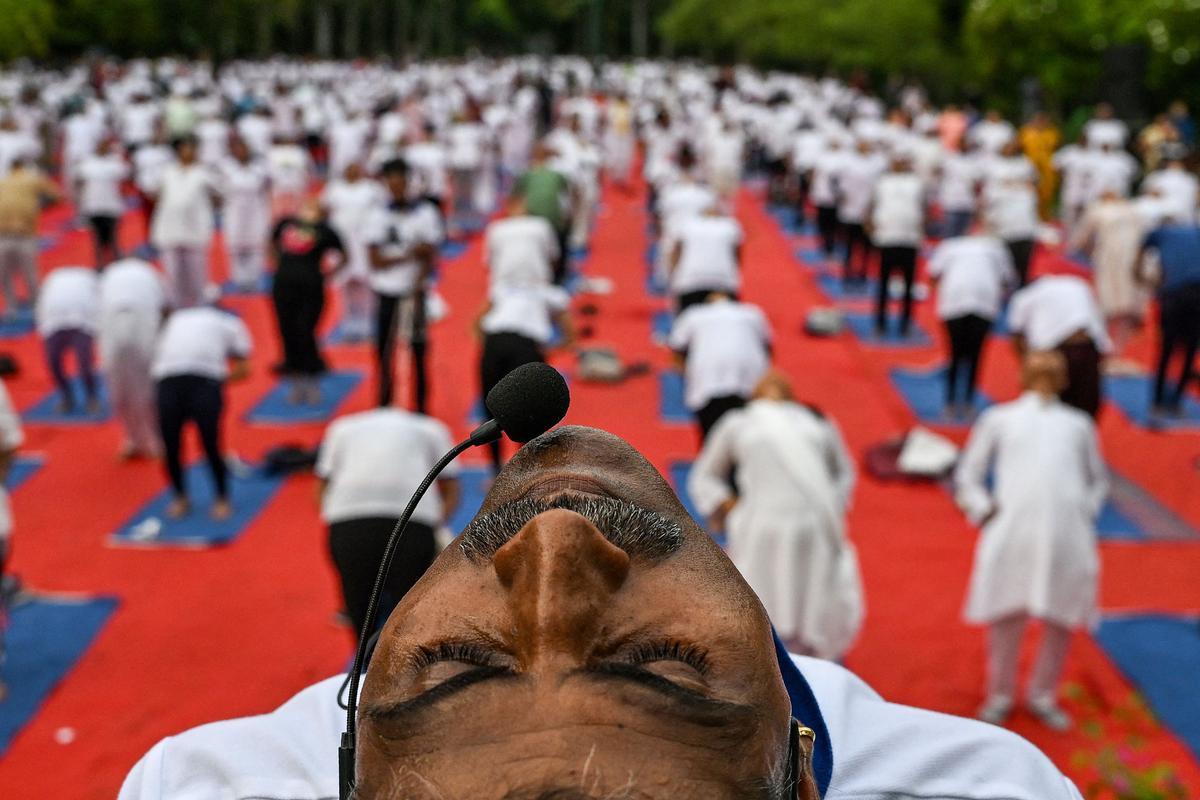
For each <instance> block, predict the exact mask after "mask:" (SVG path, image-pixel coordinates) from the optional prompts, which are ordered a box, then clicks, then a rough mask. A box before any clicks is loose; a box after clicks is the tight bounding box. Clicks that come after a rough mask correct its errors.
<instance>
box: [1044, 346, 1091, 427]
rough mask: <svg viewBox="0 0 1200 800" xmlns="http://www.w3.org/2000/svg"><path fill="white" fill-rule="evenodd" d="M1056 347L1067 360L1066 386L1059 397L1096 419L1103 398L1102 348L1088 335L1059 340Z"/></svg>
mask: <svg viewBox="0 0 1200 800" xmlns="http://www.w3.org/2000/svg"><path fill="white" fill-rule="evenodd" d="M1055 349H1057V350H1058V352H1060V353H1062V354H1063V358H1065V359H1066V361H1067V388H1066V389H1063V390H1062V392H1060V393H1059V395H1058V396H1059V399H1061V400H1062V401H1063V402H1064V403H1066V404H1067V405H1069V406H1074V407H1075V408H1078V409H1079V410H1080V411H1083V412H1085V413H1087V414H1090V415H1091V416H1092V418H1093V419H1095V418H1096V417H1097V416H1098V415H1099V414H1100V401H1101V399H1102V386H1101V383H1100V351H1099V350H1097V349H1096V343H1095V342H1093V341H1092V340H1091V339H1088V340H1087V341H1079V342H1069V343H1066V344H1060V345H1059V346H1058V347H1057V348H1055Z"/></svg>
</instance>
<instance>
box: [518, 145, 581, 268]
mask: <svg viewBox="0 0 1200 800" xmlns="http://www.w3.org/2000/svg"><path fill="white" fill-rule="evenodd" d="M553 157H554V151H553V150H552V149H550V148H549V147H547V146H546V145H545V144H542V143H539V144H538V145H537V146H535V147H534V150H533V163H532V165H531V166H530V168H529V171H528V172H526V173H525V174H523V175H522V176H521V177H520V178H518V179H517V185H516V188H515V190H514V194H515V195H517V196H519V197H520V198H521V199H522V200H523V201H524V204H525V210H526V213H528V214H530V215H532V216H535V217H541V218H543V219H545V220H546V221H547V222H549V223H550V225H551V227H553V228H554V231H555V233H557V234H558V261H557V262H556V263H555V265H554V282H555V283H558V284H561V283H562V282H563V281H564V280H565V279H566V276H567V264H568V263H569V262H568V259H569V258H570V247H568V242H567V234H568V232H569V231H570V230H571V215H570V210H571V208H572V206H573V202H572V201H573V197H572V191H571V183H570V181H569V180H568V179H567V177H566V176H565V175H563V174H562V173H561V172H559V171H558V170H556V169H554V168H553V167H551V166H550V163H549V162H550V159H551V158H553Z"/></svg>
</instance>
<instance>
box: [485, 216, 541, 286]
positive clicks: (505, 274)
mask: <svg viewBox="0 0 1200 800" xmlns="http://www.w3.org/2000/svg"><path fill="white" fill-rule="evenodd" d="M483 259H484V262H485V263H486V264H487V268H488V285H489V286H491V287H493V288H495V287H497V286H512V285H527V284H550V283H551V282H552V281H553V279H554V265H555V264H556V263H557V262H558V234H557V232H556V231H555V230H554V227H553V226H552V225H551V224H550V223H549V222H547V221H546V220H545V219H544V218H543V217H539V216H536V215H534V214H530V213H528V211H527V210H526V207H525V199H524V198H523V197H522V196H521V195H520V194H516V193H514V194H513V195H511V196H510V197H509V199H508V208H507V216H505V217H502V218H500V219H497V220H495V221H494V222H491V223H489V224H488V226H487V229H486V231H485V232H484V235H483Z"/></svg>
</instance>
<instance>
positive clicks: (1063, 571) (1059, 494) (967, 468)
mask: <svg viewBox="0 0 1200 800" xmlns="http://www.w3.org/2000/svg"><path fill="white" fill-rule="evenodd" d="M1022 377H1023V382H1024V385H1025V393H1024V394H1023V395H1021V397H1020V398H1019V399H1017V400H1014V401H1012V402H1010V403H1004V404H1003V405H998V406H994V407H992V408H989V409H988V410H986V411H984V412H983V414H982V415H981V416H980V417H979V421H978V422H977V423H976V425H975V427H974V429H973V430H972V431H971V436H970V438H969V439H968V441H967V445H966V448H965V449H964V450H963V454H962V458H961V459H960V460H959V462H958V468H957V470H956V471H955V475H954V486H955V498H956V500H957V502H958V505H959V507H960V508H962V510H963V512H964V513H965V514H966V515H967V517H968V518H969V519H970V520H971V522H972V523H974V524H976V525H978V526H980V527H981V528H982V535H981V537H980V539H979V543H978V545H977V547H976V550H975V565H974V568H973V570H972V572H971V581H970V588H969V590H968V594H967V602H966V611H965V614H966V619H967V621H968V622H969V623H972V624H978V625H987V626H988V669H987V675H988V677H987V698H986V700H985V701H984V703H983V705H982V706H981V707H980V709H979V713H978V717H979V719H981V720H983V721H985V722H990V723H993V724H996V725H1001V724H1003V723H1004V722H1005V721H1006V720H1007V719H1008V717H1009V715H1010V714H1011V713H1012V710H1013V705H1014V703H1015V700H1016V694H1017V666H1018V657H1019V656H1020V652H1021V639H1022V637H1023V635H1024V633H1025V629H1026V627H1027V626H1028V624H1029V622H1030V621H1031V620H1034V619H1036V620H1041V621H1042V625H1043V628H1042V644H1041V649H1040V651H1039V652H1038V656H1037V659H1036V661H1035V663H1034V667H1033V674H1032V676H1031V677H1030V680H1029V685H1028V687H1027V690H1026V699H1027V707H1028V708H1029V711H1030V712H1031V713H1032V714H1033V715H1034V716H1036V717H1037V718H1038V719H1039V720H1041V721H1042V722H1043V723H1044V724H1045V725H1047V726H1048V727H1050V728H1052V729H1054V730H1058V731H1064V730H1067V729H1069V728H1070V727H1071V718H1070V717H1069V716H1067V714H1066V712H1064V711H1063V710H1062V709H1061V708H1060V707H1059V705H1058V700H1057V694H1058V681H1059V678H1060V676H1061V674H1062V668H1063V662H1064V661H1065V659H1066V655H1067V648H1068V646H1069V645H1070V642H1071V631H1072V630H1073V629H1075V628H1079V627H1085V626H1090V625H1092V624H1093V623H1095V622H1096V597H1097V589H1098V584H1099V572H1100V555H1099V549H1098V547H1097V542H1096V518H1097V516H1099V514H1100V510H1101V508H1102V507H1103V505H1104V500H1105V497H1106V496H1107V494H1108V472H1107V469H1106V467H1105V466H1104V461H1103V460H1102V459H1101V457H1100V447H1099V441H1098V438H1097V434H1096V426H1095V425H1094V424H1093V422H1092V420H1091V418H1090V417H1088V416H1087V415H1086V414H1084V413H1081V412H1080V411H1079V410H1077V409H1074V408H1071V407H1070V406H1068V405H1066V404H1064V403H1062V402H1061V401H1060V400H1059V399H1058V395H1059V394H1060V393H1061V392H1062V391H1063V389H1064V388H1065V386H1066V381H1067V365H1066V360H1065V359H1064V358H1063V356H1062V355H1061V354H1060V353H1056V352H1034V353H1030V354H1029V355H1027V356H1026V358H1025V362H1024V366H1023V376H1022ZM993 471H994V474H995V488H994V489H989V487H988V476H989V473H991V472H993Z"/></svg>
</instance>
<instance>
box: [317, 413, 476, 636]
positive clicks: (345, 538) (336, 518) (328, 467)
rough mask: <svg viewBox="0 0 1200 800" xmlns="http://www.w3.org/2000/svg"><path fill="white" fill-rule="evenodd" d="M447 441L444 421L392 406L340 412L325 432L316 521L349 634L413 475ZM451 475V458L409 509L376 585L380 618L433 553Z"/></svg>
mask: <svg viewBox="0 0 1200 800" xmlns="http://www.w3.org/2000/svg"><path fill="white" fill-rule="evenodd" d="M453 444H454V443H453V441H452V440H451V438H450V431H449V429H448V428H447V427H446V426H445V425H444V424H442V423H441V422H439V421H438V420H436V419H434V418H433V417H427V416H425V415H423V414H413V413H411V412H408V411H404V410H403V409H399V408H376V409H373V410H371V411H362V412H359V413H357V414H347V415H346V416H342V417H339V418H338V419H336V420H334V421H333V423H332V424H331V425H330V426H329V428H328V430H326V431H325V436H324V438H323V439H322V441H321V448H320V450H319V451H318V454H317V464H316V474H317V478H318V479H320V481H321V519H322V520H323V521H324V522H325V524H326V525H327V526H329V553H330V556H331V557H332V559H333V564H334V567H335V568H336V569H337V573H338V577H339V579H340V582H341V587H342V602H343V603H344V604H345V606H344V607H345V609H346V615H347V616H348V617H349V618H350V624H351V626H352V629H353V633H354V636H355V638H356V639H357V637H358V636H359V635H360V633H361V632H362V627H363V621H364V619H365V618H366V612H367V603H368V601H369V600H370V597H371V590H372V589H373V588H374V585H375V575H376V573H377V572H378V571H379V563H380V561H381V560H382V557H383V550H384V546H385V545H386V544H387V540H388V537H389V536H390V535H391V533H392V530H393V529H394V528H395V527H396V523H397V522H399V520H400V517H401V515H402V514H403V513H404V507H405V505H406V504H407V502H408V498H409V497H410V496H411V495H412V494H413V492H415V491H416V490H417V486H418V485H419V484H420V482H421V479H422V478H424V477H425V474H426V473H427V472H429V470H430V469H432V468H433V465H434V464H435V463H436V462H437V460H438V459H439V458H441V457H442V454H443V453H445V452H446V451H448V450H449V449H450V448H451V447H452V446H453ZM458 474H459V465H458V462H457V461H452V462H450V464H449V466H447V467H446V469H445V470H443V471H442V474H441V475H440V476H439V477H438V480H437V484H436V486H435V487H434V488H433V490H432V491H430V492H429V493H428V494H426V495H425V497H423V498H422V499H421V502H420V503H419V504H418V505H417V508H416V510H415V511H414V512H413V515H412V518H411V519H410V520H409V522H408V526H407V527H406V528H405V530H404V536H402V537H401V539H400V544H399V546H398V547H397V549H396V552H395V554H394V556H393V558H392V568H391V570H390V571H389V573H388V579H387V582H386V583H385V584H384V586H383V595H382V596H381V599H380V608H379V617H378V619H379V620H380V621H382V620H386V619H387V617H388V615H389V614H390V613H391V610H392V608H393V607H395V605H396V604H397V603H398V602H400V599H401V598H402V597H404V595H405V594H406V593H407V592H408V590H409V589H411V588H412V586H413V584H415V583H416V582H417V581H418V580H419V579H420V577H421V576H422V575H424V574H425V570H426V569H428V568H429V565H430V564H432V563H433V560H434V559H435V558H436V557H437V554H438V546H437V540H436V537H435V533H434V532H435V529H436V528H437V527H438V526H440V525H442V524H443V523H445V521H446V520H447V519H449V517H450V516H451V515H452V514H453V513H454V510H455V508H456V507H457V506H458V499H459V486H458ZM372 633H374V631H368V632H367V635H368V636H369V635H371V634H372Z"/></svg>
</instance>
